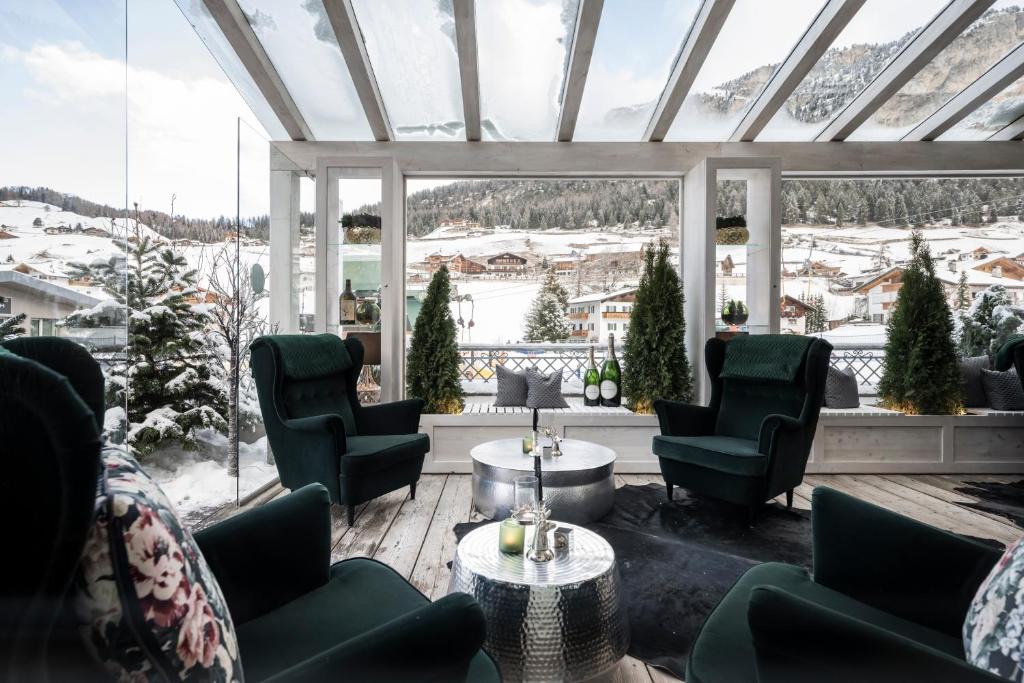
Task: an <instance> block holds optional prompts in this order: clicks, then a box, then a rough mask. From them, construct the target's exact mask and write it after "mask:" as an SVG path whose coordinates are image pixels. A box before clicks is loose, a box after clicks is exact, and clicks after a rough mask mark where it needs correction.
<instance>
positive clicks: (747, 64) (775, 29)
mask: <svg viewBox="0 0 1024 683" xmlns="http://www.w3.org/2000/svg"><path fill="white" fill-rule="evenodd" d="M824 4H825V3H824V1H823V0H787V1H786V2H778V3H772V11H771V13H770V14H771V19H770V20H768V19H767V18H766V16H765V14H766V13H765V4H764V2H763V0H737V2H736V4H735V5H734V6H733V8H732V12H731V13H730V14H729V18H728V19H726V21H725V25H724V26H722V31H721V33H719V34H718V40H716V41H715V45H714V47H712V48H711V52H710V53H708V56H707V60H705V62H704V66H703V67H701V70H700V73H698V74H697V78H696V80H694V82H693V87H691V88H690V94H688V95H687V96H686V100H685V101H684V102H683V106H682V107H681V108H680V110H679V114H678V115H677V116H676V120H675V122H674V123H673V124H672V127H671V128H670V129H669V132H668V135H667V136H666V137H665V139H666V140H728V139H729V136H730V135H732V132H733V130H734V129H735V128H736V126H737V125H738V124H739V122H740V120H741V119H742V118H743V114H744V113H745V112H746V110H747V109H748V108H749V107H750V105H751V104H752V103H753V101H754V99H756V97H757V95H758V93H760V92H761V89H762V88H763V87H764V85H765V84H766V83H767V82H768V81H769V80H770V79H771V76H772V74H773V73H775V69H776V68H777V67H778V66H779V64H780V63H781V62H782V61H783V60H784V59H785V58H786V56H787V55H789V53H790V52H791V51H792V49H793V46H794V45H795V44H796V42H797V41H798V40H799V39H800V37H801V36H803V34H804V33H805V32H806V31H807V27H808V26H810V24H811V22H812V21H814V18H815V17H816V16H817V15H818V12H820V11H821V8H822V6H823V5H824ZM755 36H756V38H754V37H755Z"/></svg>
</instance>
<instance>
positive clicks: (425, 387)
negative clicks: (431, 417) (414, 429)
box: [406, 265, 466, 413]
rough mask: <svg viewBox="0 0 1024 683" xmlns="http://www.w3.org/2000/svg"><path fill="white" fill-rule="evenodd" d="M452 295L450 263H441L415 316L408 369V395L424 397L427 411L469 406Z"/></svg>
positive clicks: (446, 411)
mask: <svg viewBox="0 0 1024 683" xmlns="http://www.w3.org/2000/svg"><path fill="white" fill-rule="evenodd" d="M450 298H451V282H450V279H449V276H448V267H447V266H445V265H442V266H441V267H440V268H438V270H437V272H436V273H434V276H433V277H432V278H431V279H430V285H429V286H428V287H427V295H426V297H425V298H424V299H423V307H422V308H420V312H419V315H417V316H416V324H415V325H414V326H413V330H412V340H411V342H410V344H409V362H408V366H407V370H406V381H407V382H408V389H409V396H411V397H414V398H421V399H423V400H424V402H425V406H424V408H423V410H424V412H427V413H460V412H462V409H463V408H464V407H465V406H466V400H465V392H463V390H462V382H461V377H460V375H459V347H458V344H457V343H456V341H455V321H454V320H453V319H452V311H451V308H450V306H449V304H448V302H449V299H450Z"/></svg>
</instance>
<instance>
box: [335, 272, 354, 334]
mask: <svg viewBox="0 0 1024 683" xmlns="http://www.w3.org/2000/svg"><path fill="white" fill-rule="evenodd" d="M338 323H339V324H340V325H355V324H356V295H355V294H353V293H352V280H345V291H344V292H342V293H341V296H339V297H338Z"/></svg>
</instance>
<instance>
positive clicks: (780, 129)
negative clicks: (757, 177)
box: [757, 0, 946, 140]
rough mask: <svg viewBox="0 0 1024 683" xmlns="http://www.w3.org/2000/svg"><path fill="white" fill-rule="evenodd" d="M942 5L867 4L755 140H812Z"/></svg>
mask: <svg viewBox="0 0 1024 683" xmlns="http://www.w3.org/2000/svg"><path fill="white" fill-rule="evenodd" d="M945 6H946V0H916V1H915V2H912V3H911V2H892V1H891V0H867V2H866V3H865V4H864V6H863V7H861V9H860V11H859V12H857V14H856V15H854V17H853V19H851V20H850V23H849V24H847V25H846V28H844V29H843V30H842V32H841V33H840V34H839V37H837V38H836V40H835V42H834V43H832V47H830V48H829V49H828V50H827V51H826V52H825V54H824V55H822V57H821V59H819V60H818V63H817V64H815V65H814V68H812V69H811V71H810V72H809V73H808V74H807V76H805V77H804V80H803V81H801V82H800V85H798V86H797V87H796V89H795V90H794V91H793V94H791V95H790V96H789V97H788V98H787V99H786V102H785V104H783V105H782V107H781V108H780V109H779V111H778V112H777V113H776V114H775V116H774V117H772V119H771V121H769V122H768V125H767V126H765V129H764V130H763V131H762V132H761V133H760V134H759V135H758V136H757V139H758V140H813V139H814V138H816V137H817V136H818V134H819V133H821V131H822V130H824V128H825V126H826V125H828V123H829V122H830V121H831V120H832V119H833V118H835V117H836V116H837V115H838V114H839V112H841V111H842V110H843V109H844V108H845V107H846V105H848V104H849V103H850V102H852V101H853V98H855V97H856V96H857V95H858V94H860V92H861V91H862V90H864V88H865V87H866V86H867V85H868V83H870V82H871V81H872V80H874V78H875V76H877V75H878V74H879V73H881V71H882V69H884V68H885V67H886V65H888V64H889V62H890V61H891V60H892V58H893V57H895V56H896V55H897V54H899V53H900V50H902V49H903V47H904V46H906V44H907V43H909V42H910V40H911V39H912V38H913V37H914V36H915V35H916V34H917V32H918V31H920V30H921V28H922V27H924V26H925V25H926V24H927V23H928V20H929V19H930V18H931V17H932V16H934V15H935V13H936V12H938V11H939V10H940V9H942V8H943V7H945Z"/></svg>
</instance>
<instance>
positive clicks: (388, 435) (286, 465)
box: [250, 334, 430, 526]
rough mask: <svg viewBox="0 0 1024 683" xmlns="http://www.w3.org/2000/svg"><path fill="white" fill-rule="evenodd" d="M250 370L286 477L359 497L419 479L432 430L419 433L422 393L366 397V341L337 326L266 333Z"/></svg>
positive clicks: (334, 497) (334, 496)
mask: <svg viewBox="0 0 1024 683" xmlns="http://www.w3.org/2000/svg"><path fill="white" fill-rule="evenodd" d="M250 350H251V353H252V373H253V377H254V378H255V380H256V391H257V393H258V394H259V399H260V411H261V412H262V413H263V423H264V425H265V426H266V430H267V438H268V439H269V441H270V446H271V448H272V449H273V451H274V458H275V459H276V462H277V471H278V473H279V474H280V476H281V483H282V484H283V485H284V486H286V487H287V488H289V489H292V490H294V489H297V488H301V487H302V486H305V485H306V484H310V483H313V482H319V483H321V484H323V485H324V486H326V487H327V491H328V493H329V494H330V496H331V502H332V503H337V504H340V505H344V506H346V508H347V512H348V523H349V525H350V526H351V525H352V524H353V522H354V520H355V508H356V505H358V504H360V503H364V502H366V501H368V500H372V499H373V498H376V497H377V496H381V495H383V494H385V493H388V492H390V491H396V490H398V489H400V488H402V487H403V486H408V487H409V489H410V495H411V496H412V497H413V498H415V497H416V482H417V481H418V480H419V478H420V471H421V470H422V469H423V458H424V456H425V455H426V453H427V451H429V450H430V437H428V436H427V435H426V434H418V433H417V430H418V429H419V421H420V411H421V410H422V409H423V401H421V400H420V399H409V400H406V401H396V402H394V403H384V404H380V405H367V406H364V405H360V403H359V398H358V396H357V394H356V383H357V380H358V377H359V372H360V370H362V367H363V345H362V343H361V342H360V341H359V340H358V339H346V340H344V341H342V340H341V339H339V338H338V337H337V336H335V335H333V334H317V335H301V334H285V335H272V336H265V337H260V338H259V339H257V340H256V341H254V342H253V343H252V346H251V347H250Z"/></svg>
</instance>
